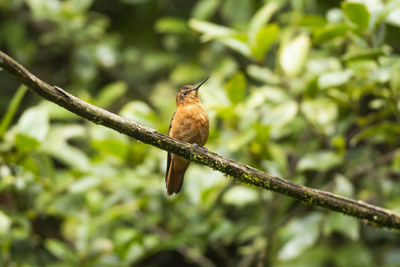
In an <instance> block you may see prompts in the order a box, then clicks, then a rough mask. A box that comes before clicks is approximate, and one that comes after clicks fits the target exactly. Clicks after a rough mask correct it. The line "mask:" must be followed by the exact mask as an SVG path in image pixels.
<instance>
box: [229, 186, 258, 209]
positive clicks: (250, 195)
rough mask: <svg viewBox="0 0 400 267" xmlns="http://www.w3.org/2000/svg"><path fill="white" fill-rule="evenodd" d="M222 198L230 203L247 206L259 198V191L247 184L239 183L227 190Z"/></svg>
mask: <svg viewBox="0 0 400 267" xmlns="http://www.w3.org/2000/svg"><path fill="white" fill-rule="evenodd" d="M222 199H223V202H224V203H225V204H228V205H235V206H245V205H247V204H249V203H253V202H255V201H256V200H257V192H256V191H255V190H252V189H250V188H248V187H247V186H242V185H237V186H235V187H233V188H232V189H230V190H229V191H228V192H226V193H225V194H224V195H223V198H222Z"/></svg>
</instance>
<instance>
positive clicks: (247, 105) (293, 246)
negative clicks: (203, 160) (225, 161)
mask: <svg viewBox="0 0 400 267" xmlns="http://www.w3.org/2000/svg"><path fill="white" fill-rule="evenodd" d="M0 10H1V17H0V22H1V23H0V48H1V49H2V50H3V51H5V52H7V53H9V54H10V55H11V56H12V57H14V58H16V59H17V60H19V61H20V62H21V63H23V64H24V65H25V66H26V67H27V68H29V69H30V70H32V71H33V72H34V73H35V74H37V75H38V76H39V77H41V78H42V79H43V80H45V81H47V82H49V83H50V84H55V85H58V86H61V87H63V88H66V89H67V90H68V91H70V92H71V93H73V94H75V95H77V96H78V97H80V98H82V99H84V100H85V101H89V102H90V103H93V104H95V105H98V106H100V107H103V108H107V109H109V110H111V111H113V112H116V113H119V114H120V115H122V116H124V117H126V118H128V119H131V120H134V121H136V122H139V123H141V124H143V125H146V126H150V127H153V128H156V129H158V130H159V131H160V132H162V133H167V131H168V123H169V119H170V117H171V115H172V113H173V111H174V108H175V94H176V92H177V90H178V88H179V86H180V85H182V84H186V83H189V84H195V83H197V82H199V81H200V80H201V79H202V78H204V77H205V76H206V75H211V77H210V80H209V81H208V82H207V83H206V85H205V86H204V87H202V89H201V99H202V102H203V104H204V106H205V108H206V110H207V112H208V114H209V117H210V122H211V127H210V128H211V133H210V138H209V141H208V143H207V147H208V149H210V150H212V151H215V152H217V153H220V154H221V155H223V156H225V157H228V158H232V159H234V160H237V161H240V162H243V163H245V164H249V165H252V166H254V167H257V168H259V169H261V170H263V171H265V172H267V173H270V174H273V175H277V176H280V177H287V178H289V179H291V180H293V181H294V182H297V183H301V184H304V185H307V186H311V187H314V188H318V189H323V190H328V191H331V192H334V193H337V194H340V195H344V196H347V197H351V198H354V199H362V200H364V201H367V202H370V203H373V204H377V205H381V206H384V207H387V208H389V209H393V210H396V211H400V208H399V207H400V186H399V181H400V148H399V147H400V146H399V145H400V138H399V136H400V78H399V77H400V76H399V73H400V59H399V57H398V54H399V53H400V44H399V42H398V40H399V38H400V1H398V0H367V1H344V2H341V1H324V0H282V1H261V0H248V1H240V0H226V1H222V0H200V1H183V0H167V1H163V0H155V1H149V0H119V1H107V0H98V1H94V0H64V1H61V0H3V1H0ZM0 81H1V99H0V265H1V266H133V265H135V266H169V265H172V264H174V265H176V266H214V265H215V266H255V265H256V264H259V265H258V266H262V264H265V266H398V264H399V262H400V239H399V238H398V235H397V234H396V233H395V232H392V231H385V230H381V229H377V228H373V227H371V226H368V225H364V224H363V223H362V222H360V221H358V220H356V219H353V218H350V217H347V216H343V215H341V214H337V213H332V212H328V211H325V210H322V209H317V208H314V207H309V206H305V205H303V204H302V203H298V202H296V201H294V200H292V199H290V198H287V197H285V196H281V195H278V194H274V193H271V192H267V191H263V190H260V189H258V188H254V187H247V186H245V185H238V184H235V183H232V182H231V180H230V179H228V178H224V177H223V175H221V174H220V173H218V172H214V171H212V170H210V169H208V168H206V167H202V166H198V165H195V164H192V166H191V167H190V169H189V170H188V172H187V175H186V182H185V184H184V188H183V191H182V193H180V194H179V195H178V196H175V197H172V198H168V197H167V196H166V193H165V189H164V185H163V182H164V171H165V163H166V153H165V152H164V151H160V150H159V149H156V148H153V147H151V146H148V145H145V144H142V143H140V142H137V141H136V140H132V139H130V138H128V137H127V136H123V135H121V134H119V133H117V132H114V131H112V130H109V129H106V128H104V127H101V126H98V125H94V124H92V123H88V122H85V121H83V120H81V119H79V118H78V117H77V116H75V115H73V114H71V113H69V112H67V111H65V110H63V109H62V108H60V107H58V106H56V105H54V104H52V103H49V102H47V101H44V100H42V99H41V98H40V97H38V96H36V95H35V94H33V93H32V92H30V91H27V89H26V88H25V87H23V86H21V87H20V84H18V82H17V81H16V80H15V79H14V78H13V77H11V76H10V75H9V74H8V73H5V72H4V71H2V72H0ZM18 88H19V89H18Z"/></svg>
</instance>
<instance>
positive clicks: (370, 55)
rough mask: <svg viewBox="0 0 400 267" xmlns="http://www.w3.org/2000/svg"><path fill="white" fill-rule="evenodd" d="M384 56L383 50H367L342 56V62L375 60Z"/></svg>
mask: <svg viewBox="0 0 400 267" xmlns="http://www.w3.org/2000/svg"><path fill="white" fill-rule="evenodd" d="M384 54H385V51H384V49H382V48H369V49H363V50H360V51H356V52H349V53H346V54H345V55H343V57H342V59H343V60H344V61H352V60H368V59H372V60H376V59H377V58H378V57H379V56H382V55H384Z"/></svg>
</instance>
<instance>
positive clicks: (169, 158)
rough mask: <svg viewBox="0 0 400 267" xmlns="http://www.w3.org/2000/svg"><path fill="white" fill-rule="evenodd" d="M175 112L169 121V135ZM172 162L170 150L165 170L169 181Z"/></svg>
mask: <svg viewBox="0 0 400 267" xmlns="http://www.w3.org/2000/svg"><path fill="white" fill-rule="evenodd" d="M175 113H176V112H174V114H173V115H172V118H171V121H170V122H169V129H168V136H169V132H170V131H171V125H172V121H173V120H174V116H175ZM170 163H171V153H170V152H168V157H167V169H166V172H165V182H167V178H168V172H169V168H170Z"/></svg>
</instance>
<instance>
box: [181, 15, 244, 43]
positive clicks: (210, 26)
mask: <svg viewBox="0 0 400 267" xmlns="http://www.w3.org/2000/svg"><path fill="white" fill-rule="evenodd" d="M189 26H190V27H191V28H192V29H194V30H196V31H198V32H201V33H203V36H202V41H203V42H207V41H210V40H214V39H219V38H223V37H231V36H234V35H236V34H238V32H237V31H235V30H233V29H231V28H228V27H224V26H220V25H217V24H214V23H211V22H207V21H202V20H197V19H191V20H189Z"/></svg>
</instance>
